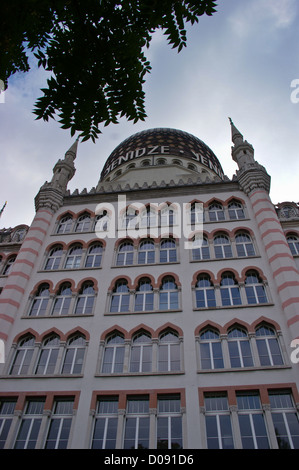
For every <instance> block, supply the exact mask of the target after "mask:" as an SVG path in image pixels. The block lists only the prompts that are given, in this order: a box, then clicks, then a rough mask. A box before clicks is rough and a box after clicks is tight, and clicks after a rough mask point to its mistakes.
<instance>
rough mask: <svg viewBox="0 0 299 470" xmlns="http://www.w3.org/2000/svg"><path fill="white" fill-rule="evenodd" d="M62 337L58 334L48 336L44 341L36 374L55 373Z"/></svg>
mask: <svg viewBox="0 0 299 470" xmlns="http://www.w3.org/2000/svg"><path fill="white" fill-rule="evenodd" d="M59 345H60V339H59V336H58V335H56V334H52V335H50V336H48V338H46V339H45V340H44V341H43V344H42V349H41V352H40V355H39V359H38V363H37V366H36V370H35V373H36V374H43V375H48V374H54V371H55V366H56V362H57V358H58V352H59Z"/></svg>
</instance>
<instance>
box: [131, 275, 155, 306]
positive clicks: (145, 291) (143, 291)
mask: <svg viewBox="0 0 299 470" xmlns="http://www.w3.org/2000/svg"><path fill="white" fill-rule="evenodd" d="M151 310H154V292H153V287H152V285H151V281H150V279H148V278H142V279H140V281H139V283H138V287H137V289H136V293H135V312H138V311H142V312H146V311H151Z"/></svg>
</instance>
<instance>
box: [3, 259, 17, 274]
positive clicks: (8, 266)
mask: <svg viewBox="0 0 299 470" xmlns="http://www.w3.org/2000/svg"><path fill="white" fill-rule="evenodd" d="M15 260H16V256H15V255H13V256H10V257H9V258H8V260H7V261H6V264H5V268H4V270H3V276H7V275H8V274H9V273H10V270H11V268H12V265H13V264H14V262H15Z"/></svg>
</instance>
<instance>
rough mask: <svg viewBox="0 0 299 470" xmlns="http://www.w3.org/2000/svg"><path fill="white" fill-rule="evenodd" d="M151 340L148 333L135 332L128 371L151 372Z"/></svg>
mask: <svg viewBox="0 0 299 470" xmlns="http://www.w3.org/2000/svg"><path fill="white" fill-rule="evenodd" d="M151 370H152V340H151V337H150V335H149V334H148V333H145V332H140V333H138V334H136V335H135V336H134V338H133V341H132V346H131V357H130V372H151Z"/></svg>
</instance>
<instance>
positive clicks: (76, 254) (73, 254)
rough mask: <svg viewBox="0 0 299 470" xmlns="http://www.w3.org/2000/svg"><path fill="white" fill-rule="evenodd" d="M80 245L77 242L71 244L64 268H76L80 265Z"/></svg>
mask: <svg viewBox="0 0 299 470" xmlns="http://www.w3.org/2000/svg"><path fill="white" fill-rule="evenodd" d="M82 251H83V249H82V245H81V244H80V243H77V244H75V245H72V246H71V247H70V249H69V252H68V254H67V258H66V262H65V266H64V268H65V269H78V268H80V265H81V258H82Z"/></svg>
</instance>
